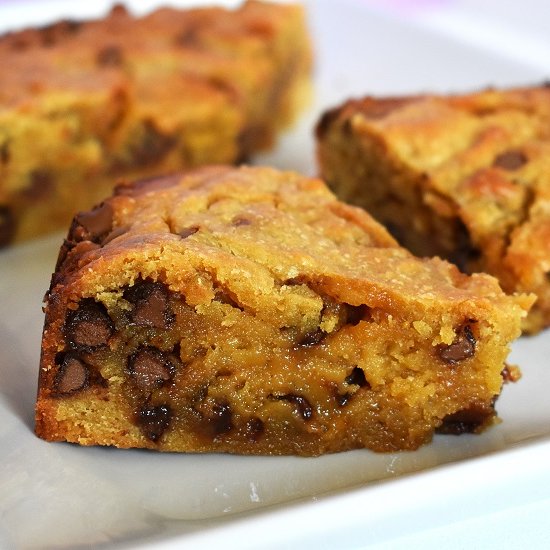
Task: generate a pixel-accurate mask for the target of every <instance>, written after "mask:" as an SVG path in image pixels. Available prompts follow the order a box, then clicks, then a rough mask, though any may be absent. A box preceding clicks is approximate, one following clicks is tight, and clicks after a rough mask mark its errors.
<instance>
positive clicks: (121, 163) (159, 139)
mask: <svg viewBox="0 0 550 550" xmlns="http://www.w3.org/2000/svg"><path fill="white" fill-rule="evenodd" d="M175 143H176V139H175V138H174V137H173V136H171V135H168V134H164V133H163V132H161V131H160V130H159V129H158V128H157V127H156V126H155V124H154V122H152V121H151V120H148V119H147V120H144V121H142V132H141V135H140V136H139V137H138V140H137V141H136V142H135V143H132V144H131V145H130V147H129V151H128V153H129V159H118V160H117V161H115V168H118V167H121V168H124V167H126V166H128V165H131V166H134V167H135V166H148V165H150V164H155V163H156V162H158V161H160V160H161V159H162V158H163V157H164V156H165V155H166V153H168V151H169V150H170V149H172V147H173V146H174V145H175Z"/></svg>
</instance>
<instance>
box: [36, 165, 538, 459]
mask: <svg viewBox="0 0 550 550" xmlns="http://www.w3.org/2000/svg"><path fill="white" fill-rule="evenodd" d="M530 304H531V299H530V298H529V297H527V296H523V295H516V296H507V295H505V294H504V293H503V292H502V290H501V289H500V287H499V285H498V282H497V281H496V279H494V278H493V277H491V276H489V275H485V274H476V275H473V276H468V275H465V274H463V273H461V272H459V270H458V269H457V268H456V267H455V266H454V265H451V264H449V263H447V262H445V261H442V260H439V259H418V258H415V257H414V256H412V255H411V254H410V253H409V252H408V251H406V250H405V249H404V248H401V247H399V246H398V245H397V244H396V242H395V240H394V239H393V238H392V237H391V236H390V235H389V233H387V231H386V230H385V229H384V228H383V227H382V226H381V225H379V224H378V223H377V222H375V221H374V220H373V218H371V217H370V216H369V215H368V214H367V213H366V212H364V211H363V210H360V209H358V208H356V207H352V206H348V205H346V204H344V203H342V202H339V201H338V200H337V199H336V198H335V196H334V195H333V194H332V193H331V192H330V191H329V190H328V188H327V187H326V186H325V185H324V183H323V182H322V181H321V180H318V179H310V178H306V177H303V176H300V175H298V174H295V173H289V172H279V171H275V170H273V169H269V168H261V167H256V168H250V167H242V168H231V167H221V166H220V167H208V168H201V169H197V170H195V171H191V172H188V173H185V174H180V175H172V176H169V177H164V178H157V179H150V180H145V181H139V182H137V183H133V184H128V185H119V186H118V187H117V188H116V190H115V193H114V196H113V197H111V198H109V199H107V200H106V201H104V202H103V203H101V204H100V205H99V206H98V207H96V208H95V209H93V210H90V211H87V212H82V213H80V214H78V215H77V216H76V217H75V218H74V221H73V224H72V226H71V229H70V231H69V234H68V237H67V239H66V241H65V244H64V245H63V247H62V248H61V251H60V254H59V260H58V264H57V268H56V271H55V273H54V275H53V277H52V281H51V287H50V290H49V292H48V294H47V297H46V308H45V310H46V320H45V326H44V334H43V341H42V357H41V365H40V377H39V391H38V401H37V406H36V433H37V434H38V435H39V436H40V437H42V438H44V439H46V440H50V441H70V442H76V443H80V444H82V445H95V444H98V445H113V446H116V447H143V448H149V449H157V450H161V451H187V452H208V451H210V452H229V453H243V454H274V455H278V454H297V455H319V454H321V453H327V452H335V451H343V450H346V449H353V448H363V447H366V448H369V449H373V450H375V451H395V450H399V449H415V448H417V447H418V446H419V445H421V444H423V443H426V442H428V441H430V439H431V438H432V435H433V433H434V431H435V430H440V431H444V432H451V433H461V432H464V431H479V430H481V429H482V428H484V427H485V426H488V425H489V424H491V423H492V422H493V420H494V417H495V410H494V404H495V400H496V398H497V396H498V395H499V394H500V392H501V387H502V384H503V377H504V378H509V377H510V376H509V375H508V374H507V373H509V372H512V371H511V370H510V369H506V365H505V359H506V356H507V354H508V351H509V350H508V346H509V344H510V342H511V341H512V340H513V339H514V338H515V337H516V336H518V334H519V332H520V322H521V319H522V317H523V316H524V315H525V312H526V310H527V309H528V307H529V306H530Z"/></svg>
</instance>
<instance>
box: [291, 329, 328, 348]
mask: <svg viewBox="0 0 550 550" xmlns="http://www.w3.org/2000/svg"><path fill="white" fill-rule="evenodd" d="M326 335H327V333H326V332H324V331H322V330H321V329H320V328H318V329H316V330H314V331H312V332H308V333H307V334H306V335H305V336H304V337H303V338H302V339H301V340H300V341H299V342H298V345H299V346H302V347H310V346H316V345H317V344H319V343H321V342H322V341H323V340H324V338H325V336H326Z"/></svg>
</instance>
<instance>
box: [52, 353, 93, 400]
mask: <svg viewBox="0 0 550 550" xmlns="http://www.w3.org/2000/svg"><path fill="white" fill-rule="evenodd" d="M88 381H89V373H88V367H87V366H86V364H85V363H84V362H83V361H82V359H80V358H79V357H77V356H76V355H74V354H72V353H67V354H64V357H63V359H62V361H61V364H60V365H59V369H58V371H57V374H56V376H55V380H54V391H55V393H56V394H59V395H67V394H70V393H75V392H77V391H79V390H82V389H84V388H85V387H87V386H88Z"/></svg>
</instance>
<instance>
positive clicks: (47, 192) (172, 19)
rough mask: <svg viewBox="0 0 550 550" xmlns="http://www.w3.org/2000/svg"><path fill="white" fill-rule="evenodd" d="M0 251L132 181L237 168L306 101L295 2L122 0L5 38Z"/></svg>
mask: <svg viewBox="0 0 550 550" xmlns="http://www.w3.org/2000/svg"><path fill="white" fill-rule="evenodd" d="M0 61H1V62H2V71H1V72H0V246H2V245H4V246H5V245H7V244H9V243H12V242H15V241H19V240H21V239H25V238H28V237H33V236H36V235H40V234H43V233H44V232H46V231H51V230H53V229H56V228H58V229H61V228H64V227H67V224H68V223H69V222H70V220H71V218H72V216H73V215H74V213H75V212H77V211H79V210H84V209H88V208H91V207H92V206H93V205H94V204H96V203H97V202H99V201H100V200H102V199H103V198H104V197H105V196H107V195H109V194H110V193H111V192H112V188H113V182H114V181H116V180H117V179H118V178H123V179H134V178H138V177H139V178H142V177H149V176H152V175H157V174H162V173H168V172H173V171H177V170H181V169H189V168H190V167H195V166H199V165H203V164H209V163H238V162H242V160H243V159H245V158H247V157H248V156H249V155H250V154H252V153H254V152H256V151H258V150H261V149H265V148H267V147H269V146H270V145H272V142H273V140H274V137H275V135H276V134H277V132H278V131H279V130H280V129H281V128H283V127H284V126H286V125H287V124H288V123H290V122H291V121H292V120H293V119H294V118H295V116H296V115H297V113H298V111H299V110H300V109H301V108H302V107H303V106H304V105H305V103H306V101H307V97H308V93H307V90H308V85H309V79H310V69H311V48H310V44H309V37H308V33H307V29H306V26H305V18H304V13H303V10H302V9H301V8H300V7H299V6H293V5H288V4H287V5H282V4H270V3H265V2H258V1H254V0H252V1H248V2H246V3H244V4H243V5H242V7H240V8H239V9H236V10H225V9H221V8H203V9H190V10H176V9H170V8H162V9H159V10H157V11H154V12H152V13H151V14H149V15H147V16H145V17H141V18H137V17H134V16H133V15H131V14H130V13H129V12H128V11H126V9H124V8H123V7H122V6H121V5H118V6H115V7H114V8H113V10H112V11H111V13H110V14H109V15H108V16H107V17H105V18H104V19H101V20H95V21H85V22H77V21H69V20H66V21H61V22H58V23H56V24H53V25H50V26H47V27H43V28H39V29H29V30H24V31H19V32H14V33H8V34H6V35H3V36H1V37H0Z"/></svg>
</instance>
